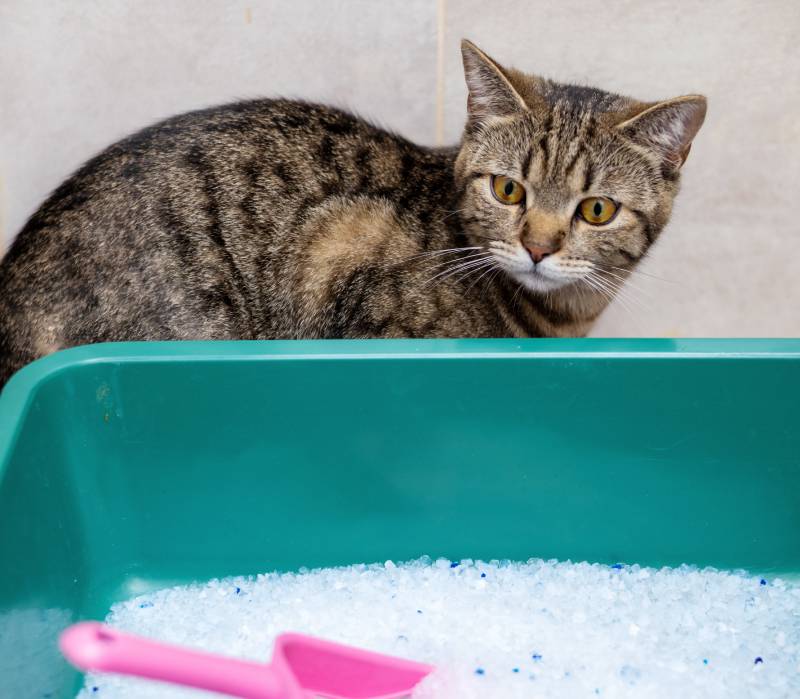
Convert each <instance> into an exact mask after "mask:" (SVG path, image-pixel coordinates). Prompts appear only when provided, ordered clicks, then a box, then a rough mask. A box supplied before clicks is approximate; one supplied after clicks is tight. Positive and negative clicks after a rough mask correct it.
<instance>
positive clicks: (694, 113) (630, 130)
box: [617, 95, 706, 171]
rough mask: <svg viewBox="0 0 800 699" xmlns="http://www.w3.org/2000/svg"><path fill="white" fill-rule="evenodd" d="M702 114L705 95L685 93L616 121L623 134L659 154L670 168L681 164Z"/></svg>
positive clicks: (703, 115)
mask: <svg viewBox="0 0 800 699" xmlns="http://www.w3.org/2000/svg"><path fill="white" fill-rule="evenodd" d="M705 118H706V98H705V97H703V96H702V95H686V96H685V97H676V98H675V99H671V100H667V101H666V102H659V103H658V104H654V105H652V106H651V107H648V108H647V109H645V110H644V111H642V112H639V113H638V114H636V115H635V116H633V117H631V118H629V119H626V120H625V121H623V122H622V123H621V124H618V125H617V129H619V130H620V131H622V133H624V134H625V135H626V136H628V137H629V138H631V139H633V140H634V141H637V142H638V143H641V144H642V145H644V146H647V147H648V148H652V149H653V150H655V151H657V152H658V153H660V154H661V156H662V157H663V159H664V162H665V164H666V165H667V167H668V168H670V169H671V170H673V171H677V170H678V169H679V168H680V167H681V165H683V163H684V161H685V160H686V158H687V156H688V155H689V150H690V148H691V147H692V140H693V139H694V137H695V136H696V135H697V132H698V131H699V130H700V127H701V126H702V125H703V120H704V119H705Z"/></svg>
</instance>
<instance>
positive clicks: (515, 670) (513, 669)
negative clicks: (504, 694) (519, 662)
mask: <svg viewBox="0 0 800 699" xmlns="http://www.w3.org/2000/svg"><path fill="white" fill-rule="evenodd" d="M511 672H519V668H518V667H515V668H512V670H511Z"/></svg>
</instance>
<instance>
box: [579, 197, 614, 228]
mask: <svg viewBox="0 0 800 699" xmlns="http://www.w3.org/2000/svg"><path fill="white" fill-rule="evenodd" d="M618 209H619V207H618V206H617V205H616V204H615V203H614V202H613V201H611V199H607V198H606V197H589V198H588V199H584V200H583V201H582V202H581V203H580V204H578V212H577V213H578V215H579V216H580V217H581V218H582V219H583V220H584V221H586V222H587V223H591V224H592V225H593V226H601V225H603V224H604V223H608V222H609V221H610V220H611V219H612V218H614V216H616V214H617V210H618Z"/></svg>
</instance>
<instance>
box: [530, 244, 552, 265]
mask: <svg viewBox="0 0 800 699" xmlns="http://www.w3.org/2000/svg"><path fill="white" fill-rule="evenodd" d="M525 249H526V250H527V251H528V254H529V255H530V256H531V259H532V260H533V261H534V263H535V264H539V263H540V262H541V261H542V260H543V259H544V258H545V257H547V256H548V255H552V254H553V253H554V252H555V250H553V249H552V248H543V247H541V246H539V245H526V246H525Z"/></svg>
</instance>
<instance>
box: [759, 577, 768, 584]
mask: <svg viewBox="0 0 800 699" xmlns="http://www.w3.org/2000/svg"><path fill="white" fill-rule="evenodd" d="M759 584H760V585H766V584H767V581H766V580H764V578H761V581H760V583H759Z"/></svg>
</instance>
